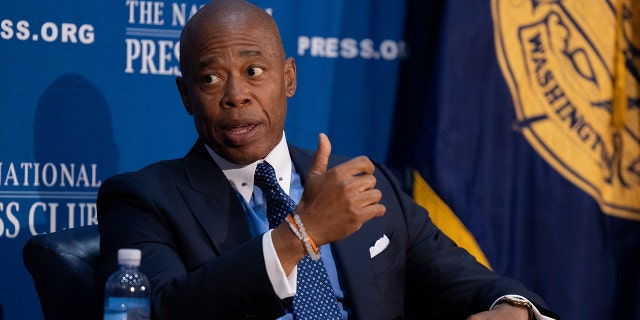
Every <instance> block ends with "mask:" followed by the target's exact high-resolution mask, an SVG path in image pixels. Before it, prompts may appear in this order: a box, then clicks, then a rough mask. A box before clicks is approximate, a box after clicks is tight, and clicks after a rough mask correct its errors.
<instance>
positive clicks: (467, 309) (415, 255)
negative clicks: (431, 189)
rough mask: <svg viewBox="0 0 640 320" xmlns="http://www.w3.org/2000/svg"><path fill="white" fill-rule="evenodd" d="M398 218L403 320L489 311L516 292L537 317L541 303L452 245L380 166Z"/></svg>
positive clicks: (454, 317) (427, 215)
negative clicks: (403, 244) (402, 238)
mask: <svg viewBox="0 0 640 320" xmlns="http://www.w3.org/2000/svg"><path fill="white" fill-rule="evenodd" d="M379 171H380V173H381V174H382V176H383V177H384V178H385V179H387V180H388V181H389V182H390V185H391V189H392V191H391V192H393V193H394V194H395V196H396V197H397V199H398V202H399V206H400V207H401V208H400V211H402V212H403V214H404V224H405V226H404V227H405V228H406V230H407V237H408V238H407V239H406V240H407V262H406V264H407V267H406V290H405V291H406V305H405V307H406V312H407V317H408V318H409V319H466V318H467V317H468V316H469V315H471V314H474V313H477V312H481V311H486V310H489V308H490V307H491V305H492V304H493V303H494V302H495V301H496V300H497V299H498V298H499V297H501V296H503V295H507V294H518V295H521V296H524V297H526V298H527V299H529V300H530V301H532V302H533V303H534V304H535V305H536V306H537V307H538V306H539V309H540V311H541V312H543V314H546V315H550V316H554V314H553V313H549V312H548V311H547V310H546V307H545V304H544V302H543V301H542V299H541V298H540V297H539V296H538V295H537V294H535V293H533V292H531V291H530V290H528V289H527V288H525V287H524V285H523V284H522V283H520V282H519V281H516V280H514V279H510V278H507V277H503V276H500V275H498V274H496V273H495V272H493V271H491V270H489V269H487V268H486V267H485V266H483V265H482V264H480V263H479V262H478V261H476V259H475V258H474V257H473V256H472V255H471V254H469V253H468V252H467V251H466V250H464V249H463V248H460V247H458V246H457V245H456V244H455V243H454V242H453V241H452V240H451V239H449V238H448V237H447V236H446V235H445V234H444V233H443V232H442V231H440V230H439V229H438V228H437V227H436V226H435V225H434V224H433V222H432V221H431V219H430V218H429V214H428V212H427V211H426V210H425V209H424V208H423V207H421V206H419V205H418V204H417V203H416V202H415V201H414V200H413V199H412V198H411V197H410V196H408V195H407V194H406V193H404V192H403V191H402V190H401V189H400V187H399V184H398V183H397V181H395V178H394V177H393V176H392V174H391V173H390V172H389V170H387V169H385V168H384V167H383V166H379Z"/></svg>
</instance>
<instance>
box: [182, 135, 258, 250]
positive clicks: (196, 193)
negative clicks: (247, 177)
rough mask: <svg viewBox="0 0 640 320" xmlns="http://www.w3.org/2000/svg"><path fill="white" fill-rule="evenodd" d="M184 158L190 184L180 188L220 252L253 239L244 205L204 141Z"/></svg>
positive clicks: (199, 142)
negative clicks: (207, 149)
mask: <svg viewBox="0 0 640 320" xmlns="http://www.w3.org/2000/svg"><path fill="white" fill-rule="evenodd" d="M183 161H184V170H185V175H186V176H187V180H188V184H183V185H178V190H179V191H180V193H181V194H182V196H183V198H184V200H185V202H186V203H187V205H188V206H189V208H190V209H191V212H192V213H193V215H194V216H195V218H196V220H197V221H198V222H199V223H200V225H201V227H202V228H203V229H204V230H205V232H206V233H207V235H208V236H209V238H210V239H211V242H212V243H213V245H214V246H215V247H216V248H217V249H218V251H219V253H220V254H222V253H224V252H226V251H228V250H231V249H233V248H235V247H237V246H239V245H240V244H242V243H244V242H246V241H247V240H249V239H251V230H250V228H249V223H248V222H247V219H246V216H245V213H244V209H243V208H242V204H241V202H240V200H239V199H238V197H237V195H236V192H235V190H233V188H232V187H231V184H230V183H229V182H228V181H227V178H226V176H225V175H224V174H223V173H222V170H221V169H220V168H219V167H218V165H216V163H215V161H213V159H211V156H210V155H209V154H208V153H207V151H206V149H205V147H204V143H203V142H202V141H200V140H198V142H196V144H195V145H194V146H193V148H191V151H189V153H188V154H187V155H186V156H185V157H184V159H183Z"/></svg>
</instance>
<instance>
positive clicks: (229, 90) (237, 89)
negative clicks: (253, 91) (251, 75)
mask: <svg viewBox="0 0 640 320" xmlns="http://www.w3.org/2000/svg"><path fill="white" fill-rule="evenodd" d="M226 85H227V86H226V88H225V92H224V97H223V98H222V101H220V103H221V104H222V107H227V108H233V107H236V108H237V107H242V106H245V105H247V104H249V102H250V101H251V100H250V99H249V96H250V95H249V86H248V84H247V83H246V81H243V79H242V77H238V76H231V77H229V79H228V80H227V84H226Z"/></svg>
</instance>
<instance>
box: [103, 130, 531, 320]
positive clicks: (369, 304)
mask: <svg viewBox="0 0 640 320" xmlns="http://www.w3.org/2000/svg"><path fill="white" fill-rule="evenodd" d="M289 150H290V154H291V159H292V160H293V163H294V166H295V168H296V170H297V171H298V173H299V174H300V176H301V177H302V179H303V181H302V182H303V184H304V178H305V176H306V173H307V172H308V171H309V167H310V165H311V162H312V159H313V152H310V151H306V150H302V149H299V148H296V147H294V146H291V145H290V146H289ZM344 160H345V159H340V158H337V157H332V158H331V160H330V165H329V166H330V167H332V166H335V165H336V164H338V163H340V162H342V161H344ZM375 175H376V178H377V181H378V182H377V188H378V189H380V190H381V191H382V194H383V198H382V203H383V204H384V205H385V206H386V208H387V211H386V214H385V215H384V216H383V217H380V218H375V219H373V220H371V221H369V222H367V223H365V224H364V225H363V226H362V228H361V229H360V230H359V231H357V232H356V233H354V234H353V235H351V236H349V237H347V238H345V239H343V240H341V241H338V242H336V243H333V244H332V250H333V252H334V257H335V261H336V266H337V268H338V273H339V277H340V279H341V282H342V285H343V289H344V291H345V296H346V297H345V299H346V304H347V305H348V307H349V308H350V309H351V312H352V314H351V316H350V319H363V320H364V319H366V320H371V319H400V318H405V319H464V318H465V317H466V316H468V315H469V314H471V313H475V312H479V311H481V310H487V309H488V308H489V307H490V305H491V304H492V303H493V302H494V301H495V300H496V299H497V298H498V297H499V296H501V295H504V294H521V295H523V296H525V297H527V298H529V299H530V300H532V301H534V302H535V303H536V304H537V305H542V303H543V302H542V301H541V300H540V298H539V297H538V296H537V295H535V294H534V293H532V292H529V291H528V290H527V289H525V288H524V287H523V285H522V284H521V283H519V282H517V281H514V280H511V279H508V278H504V277H500V276H499V275H497V274H495V273H493V272H491V271H490V270H487V269H486V268H485V267H483V266H482V265H480V264H479V263H477V262H476V261H475V259H474V258H473V257H472V256H471V255H469V254H468V253H467V252H466V251H465V250H463V249H461V248H458V247H457V246H456V245H455V244H454V243H453V242H452V241H451V240H450V239H449V238H447V237H446V236H445V235H444V234H443V233H441V232H440V231H439V230H438V229H437V228H436V227H435V226H434V224H433V223H432V222H431V220H430V219H429V216H428V214H427V212H426V211H425V210H424V209H423V208H422V207H420V206H418V205H417V204H416V203H415V202H414V201H413V200H412V199H411V198H410V197H409V196H408V195H406V194H405V193H403V192H402V191H401V189H400V187H399V185H398V183H397V182H396V181H395V180H394V178H393V177H392V175H391V174H390V172H389V171H388V170H387V169H385V168H384V167H382V166H380V165H378V164H377V165H376V173H375ZM97 205H98V219H99V228H100V234H101V239H100V250H101V256H100V260H99V263H98V269H97V272H96V287H97V288H104V283H105V281H106V279H107V277H108V276H109V275H110V274H111V273H113V272H114V271H115V270H117V262H116V255H117V254H116V252H117V250H118V249H119V248H124V247H128V248H130V247H133V248H139V249H141V250H142V265H141V269H142V271H143V273H145V274H146V275H147V276H148V277H149V278H150V280H151V288H152V292H153V294H152V313H153V318H154V319H245V318H247V319H275V318H277V317H279V316H281V315H283V313H284V310H285V308H286V307H287V306H288V305H289V304H290V299H286V300H285V301H283V300H281V299H279V298H278V297H277V295H276V294H275V292H274V290H273V288H272V286H271V284H270V282H269V278H268V276H267V272H266V269H265V264H264V257H263V253H262V244H261V241H262V239H261V237H255V238H252V236H251V232H250V229H249V224H248V221H247V218H246V216H245V213H244V211H243V208H242V204H241V202H240V200H239V198H238V195H237V194H236V192H235V191H234V189H233V188H232V186H231V184H230V183H229V182H228V180H227V178H226V177H225V176H224V174H223V173H222V170H221V169H220V168H219V167H218V166H217V165H216V164H215V162H214V161H213V160H212V159H211V157H210V156H209V154H208V153H207V151H206V149H205V147H204V144H203V143H202V142H201V141H198V142H196V144H195V145H194V147H193V148H192V149H191V151H189V153H188V154H187V155H186V156H185V157H184V158H181V159H175V160H169V161H162V162H158V163H155V164H152V165H150V166H148V167H146V168H144V169H142V170H140V171H138V172H133V173H124V174H119V175H116V176H114V177H112V178H109V179H107V180H106V181H105V182H104V183H103V184H102V186H101V188H100V191H99V194H98V202H97ZM383 235H387V237H388V238H389V239H390V244H389V246H388V247H387V248H386V250H384V251H383V252H382V253H380V254H379V255H377V256H376V257H374V258H370V254H369V248H370V247H371V246H372V245H373V244H374V243H375V242H376V240H378V239H379V238H380V237H382V236H383ZM99 293H100V294H102V292H101V290H99Z"/></svg>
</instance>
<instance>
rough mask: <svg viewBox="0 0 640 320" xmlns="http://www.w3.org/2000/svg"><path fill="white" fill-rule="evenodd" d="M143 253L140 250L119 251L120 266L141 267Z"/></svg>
mask: <svg viewBox="0 0 640 320" xmlns="http://www.w3.org/2000/svg"><path fill="white" fill-rule="evenodd" d="M141 257H142V252H141V251H140V249H119V250H118V264H120V265H126V266H134V267H139V266H140V259H141Z"/></svg>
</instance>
